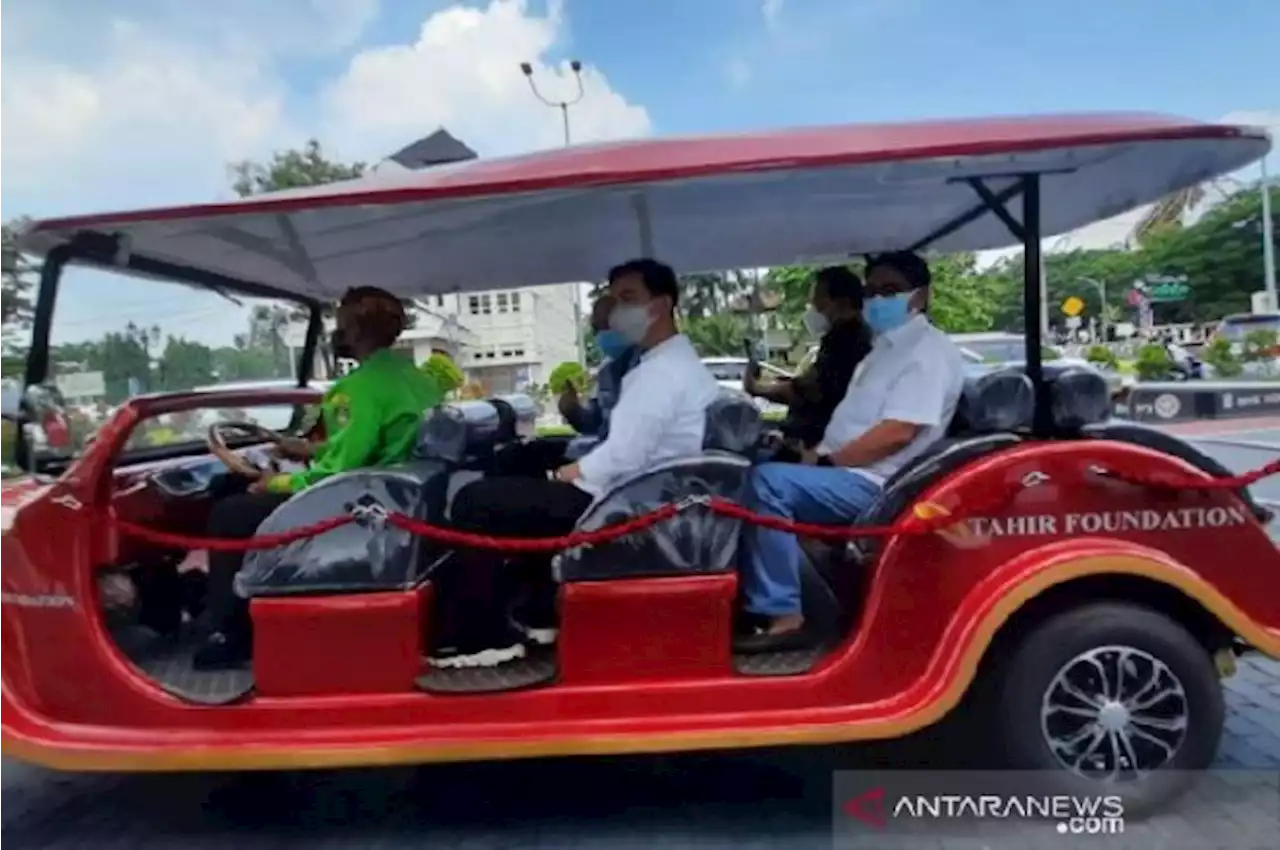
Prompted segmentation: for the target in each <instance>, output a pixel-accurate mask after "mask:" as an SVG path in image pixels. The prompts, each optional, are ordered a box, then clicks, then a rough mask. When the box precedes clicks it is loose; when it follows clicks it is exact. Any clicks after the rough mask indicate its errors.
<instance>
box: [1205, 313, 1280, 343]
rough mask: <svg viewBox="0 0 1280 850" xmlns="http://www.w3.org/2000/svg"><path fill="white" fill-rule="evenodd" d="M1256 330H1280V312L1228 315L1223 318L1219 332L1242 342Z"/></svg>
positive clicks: (1234, 340) (1233, 340)
mask: <svg viewBox="0 0 1280 850" xmlns="http://www.w3.org/2000/svg"><path fill="white" fill-rule="evenodd" d="M1254 331H1271V332H1272V333H1276V332H1280V314H1277V313H1261V314H1259V315H1256V316H1228V317H1227V318H1225V319H1223V320H1222V328H1221V329H1220V330H1219V333H1220V334H1222V336H1224V337H1225V338H1227V339H1229V340H1231V341H1232V342H1242V341H1244V338H1245V337H1246V336H1248V335H1249V334H1251V333H1253V332H1254Z"/></svg>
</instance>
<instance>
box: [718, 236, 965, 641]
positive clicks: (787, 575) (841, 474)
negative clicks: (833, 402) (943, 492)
mask: <svg viewBox="0 0 1280 850" xmlns="http://www.w3.org/2000/svg"><path fill="white" fill-rule="evenodd" d="M929 284H930V274H929V267H928V265H927V264H926V263H925V262H924V261H923V260H922V259H921V258H920V257H918V256H916V255H915V254H913V253H909V252H898V253H894V254H886V255H882V256H880V257H876V258H874V259H872V260H871V261H870V262H869V264H868V266H867V275H866V294H867V299H866V305H865V307H864V315H865V318H866V320H867V324H868V325H869V326H870V327H871V331H872V333H873V334H874V335H875V341H874V343H873V345H872V349H871V353H870V354H869V355H867V358H866V359H865V360H864V361H863V362H862V365H861V366H860V368H859V369H858V370H857V372H855V373H854V376H853V380H852V381H850V383H849V389H848V391H847V392H846V393H845V396H844V400H843V401H841V402H840V404H839V405H838V406H837V407H836V409H835V412H834V413H833V414H832V416H831V422H830V423H829V424H828V425H827V429H826V432H825V434H824V436H823V439H822V442H821V443H820V444H819V445H818V446H817V448H816V449H814V450H811V451H806V452H805V453H804V456H803V459H802V463H800V464H786V463H767V464H763V465H761V466H759V467H757V468H756V469H755V470H754V472H753V475H752V488H751V495H752V500H753V504H752V507H753V508H754V509H755V510H756V511H757V512H758V513H762V514H767V515H770V516H778V517H785V518H788V519H793V520H798V521H801V522H812V523H820V524H836V523H841V522H852V521H854V520H856V519H857V518H858V517H859V516H860V515H861V514H862V513H863V512H864V511H866V509H867V508H868V507H870V506H871V504H872V502H874V501H875V499H876V497H877V496H879V494H880V490H881V488H882V487H883V486H884V482H885V481H886V479H888V478H889V477H890V476H891V475H893V474H894V473H895V472H897V471H898V470H899V469H901V468H902V467H903V466H904V465H905V464H906V463H907V462H908V461H910V460H911V459H912V458H914V457H916V456H917V455H918V454H920V453H921V452H922V451H924V450H925V449H926V448H927V447H928V446H929V444H930V443H932V442H934V441H935V440H937V439H939V438H940V437H942V436H943V435H944V434H945V433H946V429H947V426H948V424H949V423H950V421H951V417H952V416H953V415H954V414H955V410H956V405H957V404H958V403H959V400H960V395H961V393H962V391H963V389H964V360H963V357H962V356H961V354H960V351H959V349H957V348H956V346H955V345H954V344H953V343H952V342H951V340H950V339H948V338H947V336H946V334H944V333H942V331H940V330H938V329H937V328H935V327H934V326H933V325H932V324H931V323H930V322H929V319H928V317H927V315H926V310H927V308H928V303H929ZM744 550H745V552H744V555H745V557H744V561H743V564H742V585H743V593H744V597H745V600H746V611H747V614H748V620H749V621H750V622H749V626H751V628H750V630H749V633H748V634H745V635H742V636H740V637H739V639H738V641H737V642H736V649H737V651H739V652H773V651H778V650H783V649H791V648H799V647H803V646H805V645H807V644H808V643H809V642H810V641H811V640H812V637H811V636H810V635H808V634H806V632H805V629H804V612H803V611H802V610H801V605H800V559H801V558H802V557H803V554H802V552H801V550H800V543H799V541H798V540H797V539H796V537H795V535H793V534H787V533H785V532H781V531H772V530H769V529H764V528H752V529H749V530H748V532H747V534H746V537H745V539H744Z"/></svg>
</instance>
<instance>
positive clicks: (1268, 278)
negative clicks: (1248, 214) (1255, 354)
mask: <svg viewBox="0 0 1280 850" xmlns="http://www.w3.org/2000/svg"><path fill="white" fill-rule="evenodd" d="M1261 186H1262V275H1263V281H1264V282H1265V283H1266V286H1267V300H1268V301H1270V302H1271V303H1270V304H1269V305H1268V306H1269V307H1270V308H1271V309H1272V310H1280V301H1278V300H1276V242H1275V239H1276V237H1275V233H1273V232H1272V227H1271V185H1270V181H1269V180H1268V179H1267V158H1266V157H1265V156H1264V157H1263V158H1262V184H1261Z"/></svg>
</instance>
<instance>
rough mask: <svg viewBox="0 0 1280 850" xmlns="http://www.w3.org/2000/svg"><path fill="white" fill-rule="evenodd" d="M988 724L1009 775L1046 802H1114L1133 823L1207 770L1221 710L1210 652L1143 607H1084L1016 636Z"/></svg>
mask: <svg viewBox="0 0 1280 850" xmlns="http://www.w3.org/2000/svg"><path fill="white" fill-rule="evenodd" d="M1001 685H1002V687H1001V688H1000V689H999V691H998V696H997V700H998V702H997V706H998V707H997V710H996V712H995V719H997V720H998V721H999V726H998V730H999V731H998V734H999V736H1000V738H1001V743H1002V744H1003V749H1004V753H1005V756H1006V759H1007V761H1008V762H1009V763H1010V766H1011V767H1014V768H1015V769H1018V770H1027V771H1036V772H1038V775H1039V776H1041V777H1043V779H1044V780H1045V782H1046V784H1047V785H1048V786H1049V787H1050V790H1051V793H1060V794H1080V795H1100V794H1120V795H1122V796H1123V797H1124V798H1125V813H1126V814H1127V815H1130V816H1139V815H1141V814H1143V813H1150V812H1151V811H1152V810H1154V809H1156V808H1158V807H1159V806H1161V805H1162V804H1164V803H1167V802H1170V801H1172V800H1173V799H1174V798H1176V797H1177V796H1178V795H1179V794H1181V793H1182V792H1183V791H1185V790H1186V789H1187V788H1188V787H1189V786H1190V784H1191V783H1192V782H1193V781H1194V780H1195V778H1196V776H1195V771H1199V770H1203V769H1205V768H1208V767H1209V766H1210V765H1211V764H1212V763H1213V760H1214V757H1215V756H1216V754H1217V751H1218V743H1219V741H1220V739H1221V737H1222V726H1223V718H1224V714H1225V706H1224V700H1223V693H1222V686H1221V684H1220V682H1219V680H1218V675H1217V669H1216V667H1215V665H1214V663H1213V660H1212V658H1211V657H1210V653H1209V652H1208V651H1207V650H1206V649H1205V647H1204V646H1202V645H1201V644H1200V643H1199V642H1198V641H1197V640H1196V639H1195V638H1194V637H1192V635H1191V634H1190V633H1189V632H1188V631H1187V630H1186V629H1184V628H1183V627H1182V626H1180V625H1179V624H1178V623H1176V622H1174V621H1173V620H1171V619H1169V618H1168V617H1166V616H1164V615H1163V614H1159V613H1157V612H1155V611H1152V610H1150V609H1147V608H1143V607H1139V606H1136V605H1128V604H1122V603H1094V604H1090V605H1087V606H1084V607H1081V608H1077V609H1075V610H1072V611H1068V612H1065V613H1063V614H1060V615H1058V616H1056V617H1053V618H1052V619H1050V620H1048V621H1046V622H1044V623H1042V624H1041V625H1039V626H1038V627H1036V628H1035V630H1034V631H1032V632H1031V633H1029V634H1028V635H1026V636H1025V637H1024V638H1023V639H1022V641H1021V644H1020V646H1018V647H1017V648H1016V649H1015V650H1014V652H1013V654H1012V656H1011V657H1009V658H1008V659H1007V661H1006V663H1005V665H1004V667H1003V678H1002V682H1001Z"/></svg>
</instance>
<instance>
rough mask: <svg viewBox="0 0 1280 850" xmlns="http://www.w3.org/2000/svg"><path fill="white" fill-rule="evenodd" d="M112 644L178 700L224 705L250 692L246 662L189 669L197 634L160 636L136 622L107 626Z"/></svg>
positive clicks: (249, 672)
mask: <svg viewBox="0 0 1280 850" xmlns="http://www.w3.org/2000/svg"><path fill="white" fill-rule="evenodd" d="M111 636H112V637H113V638H114V639H115V642H116V646H117V647H118V648H119V649H120V651H121V652H122V653H124V655H125V657H126V658H128V659H129V661H130V662H131V663H132V664H133V666H134V667H135V668H137V669H138V671H139V672H141V673H142V674H143V675H144V676H146V677H147V678H148V679H150V680H151V681H153V682H155V683H156V684H157V685H159V686H160V687H161V688H162V689H164V690H165V691H166V692H167V693H170V694H172V695H173V696H175V697H177V698H178V699H181V700H184V701H186V702H192V703H196V704H198V705H228V704H230V703H233V702H237V701H239V700H241V699H243V698H244V697H246V696H248V695H249V693H250V692H252V691H253V671H252V670H251V669H250V668H249V665H247V664H246V665H245V666H244V667H240V668H235V669H232V670H212V671H207V672H206V671H200V670H193V669H192V667H191V658H192V656H193V655H195V652H196V649H198V648H199V646H200V636H199V634H197V633H196V632H195V631H194V630H192V629H188V628H184V629H183V630H182V631H180V632H179V633H178V634H176V635H173V636H169V637H164V636H160V635H157V634H156V633H155V632H153V631H151V630H150V629H147V628H144V627H142V626H137V625H123V624H121V625H117V626H115V627H113V628H112V629H111Z"/></svg>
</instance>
